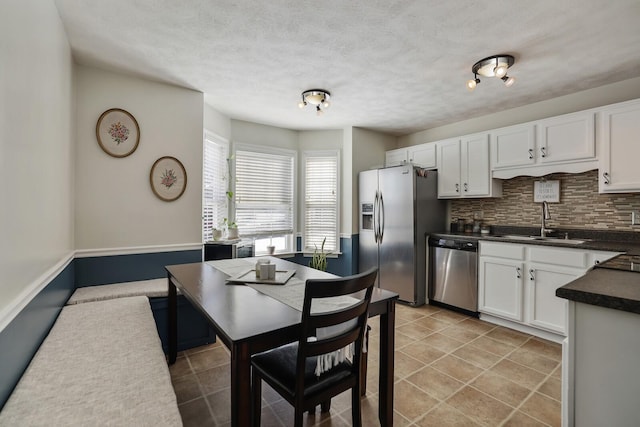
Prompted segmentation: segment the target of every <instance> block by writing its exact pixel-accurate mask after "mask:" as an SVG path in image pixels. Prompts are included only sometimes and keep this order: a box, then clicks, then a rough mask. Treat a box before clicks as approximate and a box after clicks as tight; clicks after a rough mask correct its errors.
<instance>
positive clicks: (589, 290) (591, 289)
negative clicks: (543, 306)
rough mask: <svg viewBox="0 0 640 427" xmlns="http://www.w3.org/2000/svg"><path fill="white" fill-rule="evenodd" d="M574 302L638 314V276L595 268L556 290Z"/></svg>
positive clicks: (628, 272)
mask: <svg viewBox="0 0 640 427" xmlns="http://www.w3.org/2000/svg"><path fill="white" fill-rule="evenodd" d="M556 296H558V297H560V298H564V299H568V300H571V301H575V302H581V303H585V304H591V305H595V306H599V307H605V308H611V309H614V310H622V311H627V312H630V313H636V314H640V274H638V273H635V272H631V271H618V270H609V269H605V268H595V269H593V270H591V271H589V272H588V273H587V274H585V275H584V276H582V277H578V278H577V279H576V280H574V281H572V282H571V283H568V284H566V285H564V286H562V287H560V288H558V289H557V290H556Z"/></svg>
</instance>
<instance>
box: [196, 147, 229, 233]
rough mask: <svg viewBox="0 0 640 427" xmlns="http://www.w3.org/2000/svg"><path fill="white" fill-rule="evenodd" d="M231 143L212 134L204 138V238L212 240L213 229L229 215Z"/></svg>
mask: <svg viewBox="0 0 640 427" xmlns="http://www.w3.org/2000/svg"><path fill="white" fill-rule="evenodd" d="M228 156H229V144H228V143H226V142H225V141H222V140H220V139H218V138H216V137H213V136H211V135H208V134H207V135H206V136H205V140H204V164H203V167H202V238H203V241H205V242H207V241H211V240H213V237H212V235H211V229H212V228H213V227H218V225H219V224H220V223H222V221H223V219H224V218H226V217H228V216H229V207H228V199H227V188H228V187H227V186H228V176H229V174H228V171H227V167H228V164H227V158H228Z"/></svg>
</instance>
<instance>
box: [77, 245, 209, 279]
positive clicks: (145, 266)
mask: <svg viewBox="0 0 640 427" xmlns="http://www.w3.org/2000/svg"><path fill="white" fill-rule="evenodd" d="M200 261H202V250H200V249H197V250H188V251H171V252H156V253H146V254H129V255H111V256H97V257H87V258H76V260H75V262H76V287H82V286H93V285H104V284H108V283H120V282H133V281H137V280H149V279H159V278H161V277H167V272H166V271H165V269H164V266H165V265H172V264H188V263H191V262H200Z"/></svg>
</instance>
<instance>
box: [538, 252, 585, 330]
mask: <svg viewBox="0 0 640 427" xmlns="http://www.w3.org/2000/svg"><path fill="white" fill-rule="evenodd" d="M583 274H584V270H579V269H575V268H563V267H557V266H550V265H546V264H536V263H530V264H529V267H528V271H527V281H528V285H527V293H528V295H527V298H526V299H527V301H528V307H527V308H528V310H527V312H528V316H527V323H528V324H530V325H532V326H538V327H540V328H543V329H547V330H549V331H553V332H558V333H560V334H563V335H565V334H566V332H567V321H566V313H567V300H566V299H564V298H558V297H557V296H556V289H558V288H559V287H561V286H564V285H566V284H567V283H569V282H571V281H573V280H575V279H577V278H578V277H580V276H582V275H583Z"/></svg>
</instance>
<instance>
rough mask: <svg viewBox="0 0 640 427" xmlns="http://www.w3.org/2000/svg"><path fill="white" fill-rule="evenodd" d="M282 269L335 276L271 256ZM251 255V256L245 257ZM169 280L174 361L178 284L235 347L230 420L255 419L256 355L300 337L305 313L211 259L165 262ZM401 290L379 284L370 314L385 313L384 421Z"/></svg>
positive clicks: (389, 413)
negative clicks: (234, 279)
mask: <svg viewBox="0 0 640 427" xmlns="http://www.w3.org/2000/svg"><path fill="white" fill-rule="evenodd" d="M270 259H271V262H273V263H275V264H276V266H277V269H278V270H295V277H296V278H298V279H300V280H302V281H305V280H306V279H312V278H326V277H336V276H333V275H331V274H329V273H325V272H321V271H318V270H314V269H312V268H309V267H306V266H303V265H299V264H295V263H292V262H289V261H286V260H283V259H279V258H276V257H270ZM246 260H249V261H251V260H252V259H251V258H246ZM165 269H166V270H167V274H168V279H169V280H168V282H169V285H168V286H169V313H168V315H169V316H168V317H169V364H173V363H175V361H176V356H177V342H178V341H177V335H178V332H177V331H178V329H177V297H176V294H177V289H179V290H180V292H181V293H182V295H184V296H185V297H186V298H187V299H188V300H189V301H190V302H191V303H192V305H193V306H194V307H195V308H196V309H197V310H199V311H200V312H201V313H202V314H203V315H204V316H205V317H206V318H207V319H208V320H209V322H210V324H211V326H212V328H213V329H214V331H215V332H216V335H217V337H218V339H220V340H221V341H222V342H223V343H224V345H226V346H227V348H228V349H229V350H230V353H231V424H232V425H233V426H249V425H250V424H251V356H252V355H253V354H255V353H259V352H262V351H265V350H269V349H272V348H275V347H278V346H280V345H283V344H287V343H290V342H293V341H296V340H297V339H298V337H299V335H300V322H301V320H302V313H301V312H300V311H298V310H296V309H294V308H292V307H290V306H288V305H286V304H284V303H282V302H280V301H278V300H276V299H274V298H272V297H269V296H267V295H264V294H262V293H260V292H258V291H256V290H254V289H253V288H251V287H249V286H245V285H243V284H232V283H230V282H227V279H228V278H229V276H228V275H227V274H225V273H224V272H222V271H220V270H219V269H217V268H215V267H213V266H212V265H211V264H209V263H206V262H205V263H193V264H179V265H170V266H166V267H165ZM397 299H398V295H397V294H396V293H394V292H390V291H387V290H384V289H380V288H375V289H374V292H373V295H372V299H371V304H370V306H369V316H370V317H372V316H380V328H379V330H380V340H379V341H380V363H379V387H378V392H379V406H378V417H379V419H380V425H381V426H392V425H393V375H394V369H393V366H394V329H395V303H396V300H397Z"/></svg>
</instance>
